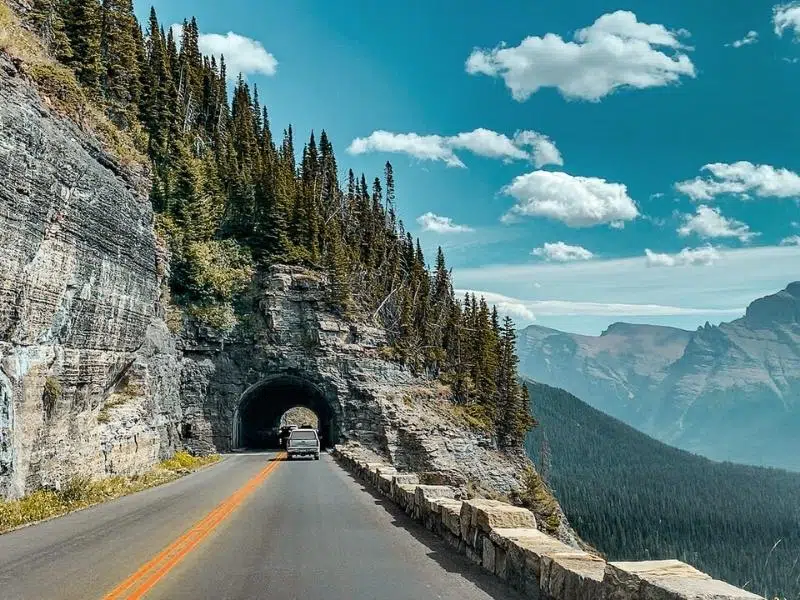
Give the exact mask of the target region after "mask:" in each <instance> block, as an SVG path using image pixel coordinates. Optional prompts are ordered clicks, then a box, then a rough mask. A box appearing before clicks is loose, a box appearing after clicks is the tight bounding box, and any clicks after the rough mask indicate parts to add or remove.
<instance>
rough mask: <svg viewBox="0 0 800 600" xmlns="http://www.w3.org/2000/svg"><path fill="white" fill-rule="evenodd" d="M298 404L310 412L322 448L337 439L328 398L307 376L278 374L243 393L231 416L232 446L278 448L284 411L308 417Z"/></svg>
mask: <svg viewBox="0 0 800 600" xmlns="http://www.w3.org/2000/svg"><path fill="white" fill-rule="evenodd" d="M299 408H302V409H308V411H311V413H313V415H314V417H315V418H316V420H317V423H318V425H317V429H318V431H319V435H320V441H321V444H322V446H323V448H325V447H328V446H331V445H333V444H335V443H336V441H337V440H336V423H335V420H336V419H335V414H334V412H333V410H332V407H331V404H330V399H329V398H327V397H326V395H325V393H324V392H323V391H322V390H320V389H319V388H318V387H317V386H316V385H314V384H313V383H312V382H310V381H308V380H307V379H304V378H302V377H297V376H293V375H280V376H277V377H274V378H271V379H268V380H266V381H263V382H261V383H259V384H256V385H255V386H253V387H251V388H250V389H249V390H247V391H246V392H245V393H244V394H243V395H242V398H241V401H240V402H239V406H238V408H237V409H236V411H235V414H234V419H233V436H232V437H233V439H232V440H231V441H232V446H233V448H237V449H248V450H262V449H274V448H278V446H279V442H278V432H279V430H280V427H281V425H282V424H284V423H283V421H287V415H289V417H288V418H289V419H291V418H292V417H295V416H296V415H298V414H304V415H305V416H307V417H308V418H309V419H310V417H311V414H310V413H308V412H305V413H303V412H302V411H301V410H298V409H299ZM292 424H297V425H305V424H306V423H292ZM308 424H311V425H313V424H314V422H313V421H312V422H311V423H308Z"/></svg>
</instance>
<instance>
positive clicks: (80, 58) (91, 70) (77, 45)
mask: <svg viewBox="0 0 800 600" xmlns="http://www.w3.org/2000/svg"><path fill="white" fill-rule="evenodd" d="M64 30H65V31H66V34H67V37H68V38H69V44H70V47H71V48H72V56H71V57H70V58H69V60H68V61H67V64H69V65H70V66H71V67H72V68H73V69H74V71H75V76H76V77H77V78H78V81H79V82H80V83H82V84H83V85H84V86H85V87H86V88H87V89H88V90H89V91H90V92H91V93H93V94H94V93H98V92H99V89H100V75H101V72H102V62H101V56H100V38H101V35H102V14H101V7H100V0H69V2H67V4H66V9H65V11H64Z"/></svg>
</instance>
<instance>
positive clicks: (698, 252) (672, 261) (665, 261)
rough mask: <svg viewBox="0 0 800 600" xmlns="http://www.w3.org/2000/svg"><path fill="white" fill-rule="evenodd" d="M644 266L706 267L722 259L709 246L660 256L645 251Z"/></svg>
mask: <svg viewBox="0 0 800 600" xmlns="http://www.w3.org/2000/svg"><path fill="white" fill-rule="evenodd" d="M644 254H645V264H646V265H647V266H648V267H682V266H695V265H701V266H704V267H708V266H711V265H713V264H714V263H715V262H716V261H718V260H719V259H720V258H722V255H721V254H720V253H719V251H718V250H717V249H716V248H714V247H713V246H711V245H707V246H703V247H701V248H684V249H683V250H681V251H680V252H678V253H677V254H660V253H657V252H653V251H652V250H650V249H649V248H647V249H645V251H644Z"/></svg>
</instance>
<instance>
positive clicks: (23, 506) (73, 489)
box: [0, 452, 219, 533]
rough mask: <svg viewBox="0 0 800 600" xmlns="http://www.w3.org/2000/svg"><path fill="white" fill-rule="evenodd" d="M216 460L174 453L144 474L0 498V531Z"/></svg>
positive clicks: (86, 480) (116, 495) (134, 489)
mask: <svg viewBox="0 0 800 600" xmlns="http://www.w3.org/2000/svg"><path fill="white" fill-rule="evenodd" d="M218 460H219V456H217V455H211V456H203V457H197V456H191V455H190V454H188V453H186V452H176V453H175V455H174V456H173V457H172V458H170V459H168V460H165V461H163V462H162V463H161V464H160V465H159V466H158V467H156V468H155V469H153V470H152V471H149V472H147V473H144V474H143V475H135V476H133V477H122V476H116V477H109V478H108V479H101V480H99V481H92V480H91V479H89V478H87V477H75V478H73V479H71V480H70V481H69V482H68V483H67V484H66V485H64V486H63V487H62V488H61V489H60V490H37V491H35V492H33V493H32V494H30V495H28V496H25V497H24V498H22V499H20V500H11V501H3V500H0V533H4V532H6V531H9V530H11V529H15V528H17V527H20V526H22V525H27V524H29V523H35V522H37V521H41V520H43V519H50V518H52V517H57V516H60V515H63V514H66V513H68V512H72V511H75V510H78V509H81V508H86V507H88V506H92V505H93V504H99V503H101V502H106V501H108V500H113V499H114V498H119V497H121V496H126V495H128V494H132V493H134V492H139V491H141V490H144V489H147V488H151V487H155V486H157V485H161V484H162V483H167V482H168V481H172V480H174V479H177V478H178V477H180V476H181V475H183V474H186V473H189V472H191V471H195V470H197V469H199V468H201V467H204V466H206V465H210V464H213V463H215V462H217V461H218Z"/></svg>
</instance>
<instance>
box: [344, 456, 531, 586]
mask: <svg viewBox="0 0 800 600" xmlns="http://www.w3.org/2000/svg"><path fill="white" fill-rule="evenodd" d="M337 464H338V463H337ZM344 471H345V473H346V474H347V476H348V477H349V478H350V479H352V480H353V481H354V482H355V483H356V485H358V487H359V488H360V489H361V490H362V491H364V492H365V493H367V494H369V495H370V496H372V498H373V499H374V501H375V504H376V505H377V506H380V507H381V508H383V510H385V511H386V512H387V513H389V515H391V517H392V525H394V526H395V527H400V528H402V529H405V530H406V531H408V532H409V533H410V534H411V535H412V536H413V537H414V538H415V539H416V540H417V541H418V542H420V543H421V544H423V545H424V546H426V547H427V548H428V550H429V552H428V553H427V556H429V557H430V558H432V559H433V560H434V561H436V563H437V564H438V565H439V566H440V567H442V569H444V570H445V571H447V572H448V573H456V574H458V575H461V576H462V577H463V578H464V579H466V580H467V581H470V582H471V583H473V584H475V586H477V587H478V588H479V589H481V590H482V591H483V592H485V593H486V594H488V595H490V596H491V597H492V598H496V599H497V600H523V596H522V595H521V594H519V593H517V592H516V591H515V590H513V589H511V587H510V586H508V585H506V584H505V583H503V582H502V581H501V580H499V579H497V578H496V577H495V576H494V575H490V574H489V573H487V572H486V571H484V570H483V569H482V568H481V567H479V566H478V565H476V564H474V563H472V562H470V561H469V560H468V559H467V557H466V556H464V555H462V554H458V553H457V552H456V551H455V550H454V549H453V548H452V547H450V546H449V545H448V544H447V543H446V542H445V541H444V540H443V539H441V538H440V537H438V536H437V535H436V534H434V533H433V532H431V531H428V530H427V529H426V528H425V527H424V526H423V525H421V524H420V523H418V522H417V521H415V520H414V519H412V518H411V517H410V516H408V515H407V514H406V513H405V511H404V510H402V509H401V508H400V507H398V506H397V505H396V504H395V503H394V502H392V501H391V500H389V499H387V498H386V497H384V496H382V495H380V494H379V493H378V492H376V491H374V490H372V489H371V488H369V487H367V486H366V485H364V482H363V481H361V480H360V479H358V478H357V477H356V476H355V475H353V474H352V473H351V472H350V471H348V470H346V469H345V470H344Z"/></svg>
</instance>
